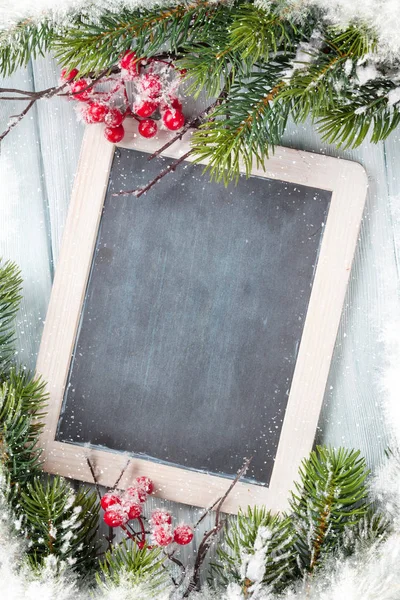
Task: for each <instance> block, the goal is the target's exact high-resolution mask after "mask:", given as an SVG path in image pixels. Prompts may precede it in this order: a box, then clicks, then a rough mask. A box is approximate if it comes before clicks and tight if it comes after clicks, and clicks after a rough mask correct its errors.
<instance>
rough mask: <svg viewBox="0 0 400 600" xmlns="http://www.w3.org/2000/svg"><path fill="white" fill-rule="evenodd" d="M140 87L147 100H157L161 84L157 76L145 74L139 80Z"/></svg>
mask: <svg viewBox="0 0 400 600" xmlns="http://www.w3.org/2000/svg"><path fill="white" fill-rule="evenodd" d="M140 87H141V89H142V90H143V92H145V93H147V95H148V97H149V98H157V96H159V95H160V94H161V91H162V83H161V80H160V78H159V76H158V75H153V74H152V73H146V74H145V75H143V77H142V78H141V80H140Z"/></svg>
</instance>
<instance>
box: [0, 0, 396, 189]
mask: <svg viewBox="0 0 400 600" xmlns="http://www.w3.org/2000/svg"><path fill="white" fill-rule="evenodd" d="M267 7H268V8H267ZM48 49H51V50H53V51H54V52H55V53H56V55H57V57H58V59H59V60H60V62H61V64H62V65H63V66H64V67H66V68H67V69H68V70H69V69H72V68H74V67H77V68H78V69H79V70H80V76H85V75H88V74H89V73H90V74H91V75H97V76H98V75H99V73H102V72H103V71H104V70H107V69H108V68H111V67H113V66H114V65H115V64H116V63H117V62H118V60H119V58H120V56H121V54H123V53H124V52H125V51H126V50H128V49H133V50H134V51H135V52H136V53H137V55H138V56H139V57H140V58H142V57H151V56H154V55H159V54H162V55H163V56H167V57H169V58H170V59H171V60H172V61H174V63H175V64H176V65H177V66H178V67H180V68H182V69H187V75H186V79H187V82H188V90H189V92H190V93H192V94H194V95H195V96H198V95H199V94H200V93H201V92H205V94H206V95H208V96H209V97H210V98H214V97H215V96H219V102H218V104H217V106H216V107H215V109H214V111H211V112H210V113H209V114H208V115H207V118H206V120H205V123H203V125H202V127H201V129H200V130H199V131H198V132H197V133H196V134H195V135H194V136H193V153H194V156H195V157H196V158H197V160H204V159H207V160H208V161H209V165H208V167H207V170H209V171H210V173H211V176H212V177H213V178H215V179H216V180H223V181H224V182H225V183H228V182H229V181H230V180H232V179H237V177H238V175H239V170H240V169H241V168H243V169H244V170H245V172H246V173H247V174H249V172H250V170H251V168H252V166H253V164H254V163H256V164H257V165H258V166H262V165H263V164H264V162H265V160H266V159H267V158H268V155H269V152H270V151H271V150H272V149H273V147H274V146H275V145H276V144H277V143H279V142H280V140H281V138H282V135H283V133H284V131H285V127H286V123H287V121H288V118H289V117H291V118H292V119H294V121H296V122H301V121H304V120H305V119H306V118H311V119H312V120H313V121H314V122H315V123H316V126H317V128H318V129H319V131H320V132H321V134H322V136H323V139H324V140H325V141H327V142H330V143H335V144H337V145H339V146H342V147H344V148H349V147H355V146H358V145H359V144H361V143H362V142H363V140H364V139H366V137H367V136H370V139H371V141H372V142H378V141H380V140H383V139H385V138H386V137H387V136H388V135H389V134H390V133H391V132H392V131H393V130H394V129H395V128H396V127H397V126H398V125H399V123H400V93H399V88H400V86H399V83H400V75H399V74H400V68H399V67H400V65H398V64H397V63H395V62H393V63H392V64H388V63H387V61H386V59H381V58H380V57H379V55H378V54H377V43H376V36H375V34H374V32H373V31H371V30H369V29H368V28H367V27H365V26H363V25H362V24H360V25H359V26H357V27H356V26H353V25H352V26H349V27H347V29H341V30H339V29H338V28H337V27H333V26H330V25H329V23H328V22H327V21H326V20H325V19H323V17H322V14H321V13H320V12H318V10H316V9H315V8H311V7H310V8H308V9H307V12H306V13H305V16H304V19H303V20H301V21H299V20H297V21H295V20H294V19H293V16H292V14H291V12H290V10H288V8H287V6H286V5H285V2H282V1H280V0H276V1H275V2H271V3H266V4H265V7H264V8H263V7H261V6H260V5H259V4H257V3H255V2H253V1H250V0H233V1H229V2H228V1H227V0H226V1H222V2H213V1H210V0H195V1H194V2H184V1H182V3H180V4H176V3H173V4H171V6H162V7H155V8H149V9H146V8H137V9H135V10H133V9H126V8H122V9H120V10H118V9H117V8H115V9H108V10H103V11H101V13H100V14H99V15H98V16H97V17H96V19H94V18H93V17H89V16H88V13H85V12H82V13H81V14H79V15H77V16H75V17H74V19H72V20H71V21H70V23H69V24H68V25H65V26H64V28H61V27H60V28H59V29H58V31H57V32H56V31H55V30H54V28H53V27H52V26H51V25H50V24H49V23H47V22H46V21H44V22H43V21H42V22H41V23H40V24H38V25H37V26H35V24H34V23H32V22H29V21H28V22H23V23H20V24H18V25H17V26H16V27H14V29H13V30H11V32H7V33H4V32H3V34H2V37H1V38H0V74H3V75H5V74H8V73H11V72H12V71H13V70H15V68H17V67H18V66H19V65H22V64H26V62H27V60H28V59H29V56H30V55H32V56H35V55H37V54H40V53H43V52H44V51H46V50H48Z"/></svg>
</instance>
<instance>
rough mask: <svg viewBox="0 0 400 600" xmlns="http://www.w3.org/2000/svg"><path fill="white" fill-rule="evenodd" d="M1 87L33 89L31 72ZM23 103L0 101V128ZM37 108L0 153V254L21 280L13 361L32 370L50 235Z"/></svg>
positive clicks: (46, 289) (47, 281)
mask: <svg viewBox="0 0 400 600" xmlns="http://www.w3.org/2000/svg"><path fill="white" fill-rule="evenodd" d="M2 84H3V85H4V86H9V87H14V88H22V89H28V90H31V89H33V78H32V74H31V71H30V70H29V69H28V70H20V71H18V72H17V73H15V74H14V75H13V76H12V77H10V78H8V79H6V80H3V82H2ZM25 106H26V102H16V101H15V102H14V101H9V102H1V103H0V131H1V132H2V131H4V130H5V129H6V127H7V123H8V121H9V119H10V117H11V116H12V115H16V114H18V113H20V112H21V111H22V110H23V108H24V107H25ZM42 172H43V169H42V163H41V156H40V152H39V136H38V129H37V114H36V108H35V107H33V109H31V111H30V112H29V113H28V114H27V116H26V117H25V119H24V120H23V121H21V123H19V125H18V126H17V127H16V128H15V129H13V130H12V131H11V132H10V134H9V135H8V136H7V137H5V138H4V140H3V142H2V144H1V153H0V182H1V185H0V257H2V258H3V259H10V260H12V261H15V262H16V263H18V265H19V266H20V268H21V271H22V276H23V279H24V284H23V300H22V303H21V308H20V311H19V313H18V318H17V338H18V339H17V349H18V357H17V358H18V360H19V361H20V362H21V364H24V365H25V366H26V367H27V368H28V369H31V370H33V368H34V366H35V363H36V355H37V352H38V348H39V343H40V338H41V334H42V329H43V321H44V318H45V316H46V310H47V303H48V300H49V296H50V290H51V274H50V252H49V248H50V243H49V242H50V237H49V227H48V226H49V221H48V212H47V207H46V201H45V198H46V192H45V186H44V185H43V179H42Z"/></svg>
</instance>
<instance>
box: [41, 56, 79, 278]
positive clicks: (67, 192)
mask: <svg viewBox="0 0 400 600" xmlns="http://www.w3.org/2000/svg"><path fill="white" fill-rule="evenodd" d="M32 70H33V76H34V85H35V89H36V90H41V89H47V88H49V87H51V86H53V85H57V84H58V83H59V76H60V67H59V66H58V65H57V62H56V60H55V59H54V58H52V57H51V56H46V57H45V58H43V57H39V58H38V59H36V60H34V61H32ZM75 104H76V102H72V101H69V100H67V99H66V98H51V99H49V100H41V101H40V102H39V103H38V105H37V115H38V121H37V125H38V129H39V134H40V152H41V161H42V164H43V180H44V185H45V189H46V202H47V204H48V210H49V217H50V231H51V253H52V260H53V265H54V266H55V265H56V264H57V260H58V254H59V250H60V245H61V238H62V233H63V230H64V225H65V221H66V218H67V212H68V205H69V199H70V196H71V191H72V186H73V183H74V177H75V172H76V168H77V166H78V159H79V153H80V149H81V145H82V137H83V126H82V123H79V122H78V119H77V116H76V113H75V110H74V105H75Z"/></svg>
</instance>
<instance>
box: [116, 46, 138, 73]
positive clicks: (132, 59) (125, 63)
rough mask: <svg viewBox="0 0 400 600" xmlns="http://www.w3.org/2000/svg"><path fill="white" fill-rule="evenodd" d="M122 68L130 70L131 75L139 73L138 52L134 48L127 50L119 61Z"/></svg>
mask: <svg viewBox="0 0 400 600" xmlns="http://www.w3.org/2000/svg"><path fill="white" fill-rule="evenodd" d="M119 66H120V67H121V69H125V70H126V71H129V72H130V74H131V75H138V74H139V62H138V58H137V56H136V53H135V52H133V50H127V51H126V52H125V54H124V55H123V57H122V58H121V59H120V61H119Z"/></svg>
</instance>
